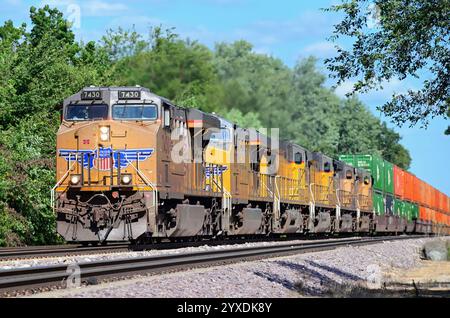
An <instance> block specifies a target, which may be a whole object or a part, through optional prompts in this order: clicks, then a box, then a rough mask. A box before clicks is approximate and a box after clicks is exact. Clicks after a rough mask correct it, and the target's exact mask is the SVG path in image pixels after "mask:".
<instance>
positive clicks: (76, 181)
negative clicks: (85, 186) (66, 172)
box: [70, 175, 81, 185]
mask: <svg viewBox="0 0 450 318" xmlns="http://www.w3.org/2000/svg"><path fill="white" fill-rule="evenodd" d="M80 181H81V177H80V176H79V175H73V176H71V177H70V183H71V184H72V185H78V184H79V183H80Z"/></svg>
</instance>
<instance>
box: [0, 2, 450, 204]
mask: <svg viewBox="0 0 450 318" xmlns="http://www.w3.org/2000/svg"><path fill="white" fill-rule="evenodd" d="M337 2H338V1H337V0H317V1H301V0H279V1H274V0H147V1H143V0H128V1H124V0H117V1H106V0H93V1H87V0H41V1H24V0H0V23H3V22H4V21H5V20H8V19H11V20H13V21H14V22H15V23H16V24H18V23H21V22H23V21H25V22H29V18H28V14H29V12H28V10H29V7H30V6H31V5H34V6H42V5H44V4H50V5H52V6H56V7H58V8H59V9H60V10H61V11H63V12H64V13H65V14H66V15H67V16H68V17H69V18H71V19H72V20H73V22H75V29H74V31H75V32H76V34H77V37H78V39H81V40H83V41H89V40H98V39H100V37H101V36H102V35H103V34H104V33H105V31H106V30H107V29H109V28H117V27H118V26H122V27H124V28H130V27H132V26H133V25H134V26H135V28H136V30H137V31H138V32H141V33H144V34H145V33H147V32H148V29H149V27H150V26H154V25H160V24H161V25H163V26H165V27H175V28H176V32H177V33H178V34H180V35H181V36H183V37H189V38H191V39H194V40H198V41H200V42H201V43H204V44H206V45H208V46H209V47H211V48H212V47H214V43H215V42H218V41H227V42H230V41H234V40H239V39H245V40H248V41H249V42H251V43H253V44H254V50H255V51H256V52H261V53H266V54H270V55H273V56H276V57H278V58H280V59H282V60H283V61H284V63H286V64H287V65H289V66H293V65H294V64H295V62H296V61H297V60H298V59H299V58H302V57H307V56H309V55H315V56H317V57H319V58H320V60H319V61H320V63H322V61H323V59H324V58H326V57H328V56H330V55H332V54H333V52H334V50H333V46H332V45H331V44H330V43H329V42H327V40H326V38H327V37H328V36H329V35H330V34H331V32H332V26H333V24H334V23H336V22H337V21H339V16H338V15H336V14H331V13H325V12H322V11H320V8H325V7H329V6H330V5H331V4H334V3H337ZM78 13H79V15H78ZM320 67H322V68H323V66H320ZM330 83H331V82H330ZM349 84H350V83H347V85H344V86H343V87H341V88H338V89H337V93H338V94H339V95H341V96H343V95H344V94H345V92H346V91H347V89H348V86H349ZM418 85H420V82H417V81H415V82H413V81H410V80H408V81H406V82H400V81H395V80H394V81H391V82H390V83H386V84H385V85H384V90H382V91H377V92H371V93H369V94H366V95H363V96H360V98H361V100H362V101H363V102H365V103H366V104H367V105H368V107H369V108H370V109H371V110H372V111H373V112H374V114H375V115H376V116H378V117H379V118H381V119H383V120H384V119H385V118H384V117H383V116H382V114H380V113H379V112H377V111H376V107H377V106H379V105H382V104H383V103H384V102H385V101H387V100H388V99H389V97H390V96H391V94H392V93H393V92H401V91H404V90H406V89H410V88H411V89H414V88H416V87H420V86H418ZM387 121H388V120H387ZM389 125H390V126H391V127H394V126H393V125H392V124H389ZM448 125H449V121H446V120H445V119H443V118H440V119H434V120H432V122H431V124H430V125H429V127H428V129H426V130H425V129H420V128H418V127H417V128H407V127H403V128H397V127H395V130H396V131H398V132H399V133H400V134H401V136H402V137H403V140H402V144H403V145H405V146H406V147H407V148H408V149H409V151H410V153H411V156H412V158H413V163H412V167H411V171H412V172H413V173H414V174H416V175H417V176H418V177H419V178H421V179H424V180H425V181H427V182H429V183H430V184H432V185H434V186H435V187H437V188H438V189H440V190H441V191H443V192H445V193H447V194H448V195H450V137H446V136H444V135H443V132H444V130H445V129H446V128H447V126H448Z"/></svg>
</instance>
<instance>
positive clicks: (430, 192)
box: [425, 183, 433, 207]
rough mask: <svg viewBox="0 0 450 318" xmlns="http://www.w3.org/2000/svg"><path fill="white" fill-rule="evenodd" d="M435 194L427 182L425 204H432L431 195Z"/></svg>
mask: <svg viewBox="0 0 450 318" xmlns="http://www.w3.org/2000/svg"><path fill="white" fill-rule="evenodd" d="M432 195H433V192H432V191H431V186H430V185H429V184H428V183H426V184H425V204H426V205H427V206H429V207H430V206H431V197H432Z"/></svg>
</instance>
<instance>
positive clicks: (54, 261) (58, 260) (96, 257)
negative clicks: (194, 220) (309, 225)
mask: <svg viewBox="0 0 450 318" xmlns="http://www.w3.org/2000/svg"><path fill="white" fill-rule="evenodd" d="M349 239H351V238H349ZM332 240H339V239H327V240H314V241H312V240H294V241H277V242H254V243H243V244H235V245H215V246H214V245H213V246H209V245H203V246H197V247H185V248H177V249H161V250H156V249H155V250H147V251H130V252H110V253H95V254H93V253H92V254H85V255H82V252H80V255H68V256H49V257H45V258H31V259H17V260H4V261H1V260H0V270H7V269H15V268H29V267H35V266H48V265H60V264H73V263H84V262H96V261H107V260H113V259H123V258H125V259H126V258H136V257H145V256H157V255H170V254H182V253H192V252H201V251H214V250H222V249H230V248H246V247H255V246H276V245H282V244H287V243H292V244H297V243H311V242H320V241H332Z"/></svg>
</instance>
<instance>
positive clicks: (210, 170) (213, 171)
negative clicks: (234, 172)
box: [205, 166, 228, 178]
mask: <svg viewBox="0 0 450 318" xmlns="http://www.w3.org/2000/svg"><path fill="white" fill-rule="evenodd" d="M227 169H228V167H227V166H220V167H218V166H213V167H206V168H205V176H206V177H207V178H209V177H210V176H211V175H214V176H220V175H221V174H223V173H224V172H225V171H226V170H227Z"/></svg>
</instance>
